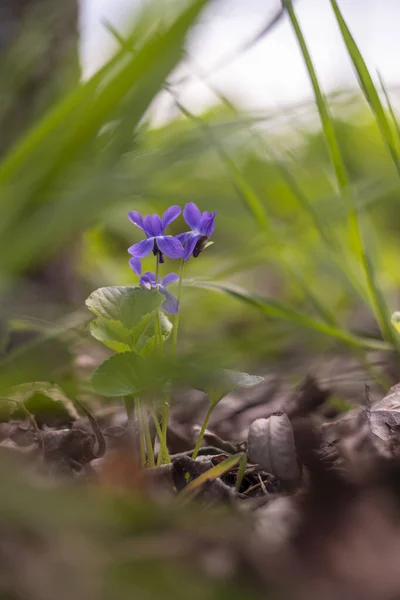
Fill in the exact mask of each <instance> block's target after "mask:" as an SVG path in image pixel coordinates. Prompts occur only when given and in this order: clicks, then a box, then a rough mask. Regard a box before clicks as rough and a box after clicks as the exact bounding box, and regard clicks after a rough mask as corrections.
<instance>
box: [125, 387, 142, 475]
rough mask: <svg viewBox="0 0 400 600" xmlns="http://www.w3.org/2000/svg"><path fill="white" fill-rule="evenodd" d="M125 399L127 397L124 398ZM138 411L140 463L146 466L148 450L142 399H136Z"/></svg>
mask: <svg viewBox="0 0 400 600" xmlns="http://www.w3.org/2000/svg"><path fill="white" fill-rule="evenodd" d="M124 401H125V399H124ZM135 405H136V412H137V420H138V424H139V451H140V464H141V465H142V467H143V468H144V467H145V466H146V450H145V440H144V430H143V419H142V414H141V410H140V400H135Z"/></svg>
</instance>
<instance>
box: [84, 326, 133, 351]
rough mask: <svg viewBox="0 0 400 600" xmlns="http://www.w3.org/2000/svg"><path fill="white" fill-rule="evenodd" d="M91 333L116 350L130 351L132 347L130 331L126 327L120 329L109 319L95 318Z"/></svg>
mask: <svg viewBox="0 0 400 600" xmlns="http://www.w3.org/2000/svg"><path fill="white" fill-rule="evenodd" d="M90 333H91V334H92V336H93V337H94V339H95V340H97V341H98V342H101V343H102V344H104V345H105V346H107V348H111V350H115V352H129V351H130V350H132V348H131V340H130V335H129V331H127V330H126V329H121V330H118V328H117V327H113V326H112V325H110V323H108V322H107V321H102V320H101V319H95V320H94V321H92V322H91V323H90Z"/></svg>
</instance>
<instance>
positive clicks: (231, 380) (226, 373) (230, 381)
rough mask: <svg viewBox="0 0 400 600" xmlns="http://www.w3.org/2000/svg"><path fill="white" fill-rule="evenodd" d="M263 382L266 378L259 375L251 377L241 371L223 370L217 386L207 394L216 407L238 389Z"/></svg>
mask: <svg viewBox="0 0 400 600" xmlns="http://www.w3.org/2000/svg"><path fill="white" fill-rule="evenodd" d="M263 381H264V377H260V376H259V375H249V373H242V372H241V371H231V370H229V369H223V371H222V372H221V374H220V377H219V378H218V381H217V382H216V384H215V386H213V388H212V389H209V390H207V393H208V395H209V397H210V402H211V404H212V405H213V406H215V405H216V404H218V402H219V401H220V400H221V399H222V398H223V397H224V396H226V395H227V394H229V392H232V391H233V390H235V389H236V388H239V387H242V388H249V387H254V386H255V385H259V384H260V383H262V382H263Z"/></svg>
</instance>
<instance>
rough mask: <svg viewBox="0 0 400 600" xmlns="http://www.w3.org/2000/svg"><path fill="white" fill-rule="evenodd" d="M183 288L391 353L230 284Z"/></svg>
mask: <svg viewBox="0 0 400 600" xmlns="http://www.w3.org/2000/svg"><path fill="white" fill-rule="evenodd" d="M184 285H186V286H194V287H198V288H203V289H208V290H212V291H215V292H220V293H224V294H227V295H228V296H230V297H232V298H234V299H236V300H239V301H240V302H243V303H245V304H248V305H250V306H253V307H254V308H257V309H258V310H259V311H261V312H262V313H264V314H265V315H267V316H268V317H271V318H275V319H281V320H283V321H286V322H288V323H291V324H293V325H296V326H297V327H302V328H306V329H311V330H313V331H316V332H317V333H320V334H323V335H326V336H328V337H331V338H333V339H336V340H338V341H341V342H343V343H344V344H346V345H348V346H355V347H357V348H363V349H364V350H384V351H391V350H393V346H392V345H391V344H390V343H388V342H382V341H380V340H374V339H370V338H364V337H360V336H357V335H355V334H351V333H348V332H346V331H344V330H342V329H339V328H337V327H333V326H331V325H329V324H327V323H324V322H322V321H318V320H317V319H314V318H313V317H310V316H309V315H307V314H305V313H303V312H301V311H299V310H296V309H294V308H292V307H290V306H287V305H286V304H284V303H283V302H279V301H278V300H273V299H271V298H264V297H262V296H257V295H256V294H251V293H249V292H247V290H244V289H243V288H240V287H238V286H235V285H232V284H230V283H225V282H208V281H196V280H185V281H184Z"/></svg>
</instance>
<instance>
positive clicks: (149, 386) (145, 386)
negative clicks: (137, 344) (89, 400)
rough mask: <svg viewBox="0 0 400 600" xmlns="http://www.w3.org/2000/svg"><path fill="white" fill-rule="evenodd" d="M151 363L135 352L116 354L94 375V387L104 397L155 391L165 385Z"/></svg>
mask: <svg viewBox="0 0 400 600" xmlns="http://www.w3.org/2000/svg"><path fill="white" fill-rule="evenodd" d="M163 382H164V380H163V379H162V377H157V375H156V373H155V372H154V368H153V366H152V363H151V361H149V360H146V359H145V358H143V357H142V356H140V355H139V354H136V353H135V352H124V353H122V354H116V355H115V356H112V357H111V358H109V359H108V360H106V361H105V362H103V363H102V364H101V365H100V366H99V367H98V368H97V369H96V370H95V372H94V373H93V375H92V386H93V389H94V391H95V392H96V393H98V394H100V395H102V396H110V397H112V396H129V395H130V394H142V393H144V392H148V391H150V390H155V389H157V388H159V387H160V386H161V385H162V384H163Z"/></svg>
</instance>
